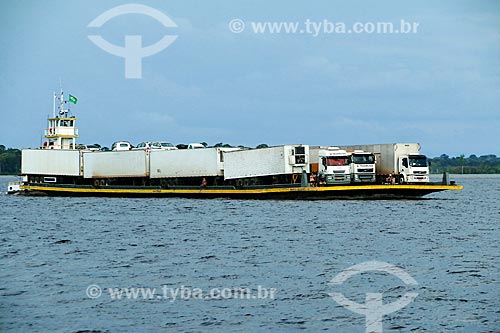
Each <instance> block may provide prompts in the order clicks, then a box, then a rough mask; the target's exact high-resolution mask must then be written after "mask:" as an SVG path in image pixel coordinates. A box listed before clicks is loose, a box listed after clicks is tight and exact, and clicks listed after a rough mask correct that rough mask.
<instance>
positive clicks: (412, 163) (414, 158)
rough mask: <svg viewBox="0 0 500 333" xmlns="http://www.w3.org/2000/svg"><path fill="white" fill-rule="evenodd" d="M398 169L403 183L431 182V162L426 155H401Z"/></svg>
mask: <svg viewBox="0 0 500 333" xmlns="http://www.w3.org/2000/svg"><path fill="white" fill-rule="evenodd" d="M398 169H399V174H400V182H402V183H428V182H429V162H428V161H427V157H426V156H425V155H401V156H399V160H398Z"/></svg>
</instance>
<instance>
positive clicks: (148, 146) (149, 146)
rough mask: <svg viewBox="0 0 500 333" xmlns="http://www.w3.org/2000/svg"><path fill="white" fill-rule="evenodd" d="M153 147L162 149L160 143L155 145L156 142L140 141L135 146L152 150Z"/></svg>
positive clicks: (136, 148) (139, 148)
mask: <svg viewBox="0 0 500 333" xmlns="http://www.w3.org/2000/svg"><path fill="white" fill-rule="evenodd" d="M151 149H160V147H159V146H158V145H155V144H154V142H150V141H145V142H141V143H139V144H138V145H137V146H135V148H134V150H151Z"/></svg>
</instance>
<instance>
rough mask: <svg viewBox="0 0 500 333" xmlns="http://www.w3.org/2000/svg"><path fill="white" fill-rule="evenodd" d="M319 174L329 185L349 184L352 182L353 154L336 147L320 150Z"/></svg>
mask: <svg viewBox="0 0 500 333" xmlns="http://www.w3.org/2000/svg"><path fill="white" fill-rule="evenodd" d="M318 159H319V161H318V176H319V179H320V180H321V179H324V181H325V183H326V184H327V185H337V184H349V183H350V182H351V172H350V164H351V156H350V154H349V153H348V152H346V151H345V150H341V149H338V148H336V147H330V148H328V149H322V150H319V151H318Z"/></svg>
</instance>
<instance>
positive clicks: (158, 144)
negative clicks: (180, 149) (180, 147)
mask: <svg viewBox="0 0 500 333" xmlns="http://www.w3.org/2000/svg"><path fill="white" fill-rule="evenodd" d="M153 145H154V146H156V147H159V149H163V150H177V147H175V146H174V145H173V144H171V143H170V142H166V141H158V142H153Z"/></svg>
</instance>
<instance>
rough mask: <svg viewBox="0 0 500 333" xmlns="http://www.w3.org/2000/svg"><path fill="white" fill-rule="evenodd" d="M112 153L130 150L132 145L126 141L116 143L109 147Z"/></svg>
mask: <svg viewBox="0 0 500 333" xmlns="http://www.w3.org/2000/svg"><path fill="white" fill-rule="evenodd" d="M111 150H112V151H120V150H132V145H131V144H130V142H128V141H117V142H115V143H113V145H112V146H111Z"/></svg>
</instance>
